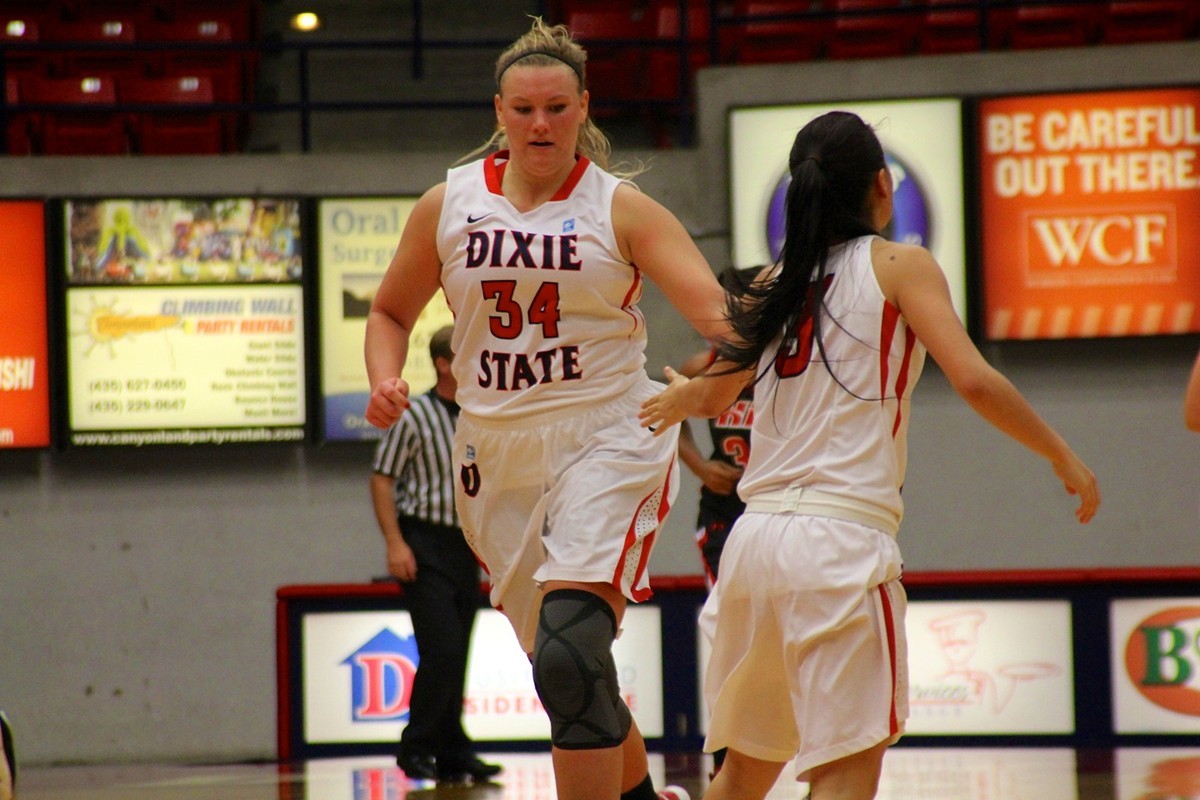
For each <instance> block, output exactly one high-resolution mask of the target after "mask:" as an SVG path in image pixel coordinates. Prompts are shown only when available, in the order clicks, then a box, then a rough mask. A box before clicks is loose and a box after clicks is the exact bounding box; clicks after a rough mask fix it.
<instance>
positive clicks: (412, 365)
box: [317, 197, 454, 441]
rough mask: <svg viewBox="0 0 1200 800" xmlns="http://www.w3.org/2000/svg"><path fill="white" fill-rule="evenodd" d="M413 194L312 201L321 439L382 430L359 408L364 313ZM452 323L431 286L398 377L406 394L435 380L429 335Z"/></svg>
mask: <svg viewBox="0 0 1200 800" xmlns="http://www.w3.org/2000/svg"><path fill="white" fill-rule="evenodd" d="M416 202H417V198H415V197H393V198H383V197H372V198H336V199H335V198H326V199H323V200H321V201H320V203H319V204H318V207H317V219H318V230H319V240H320V245H319V248H318V252H319V259H320V260H319V262H318V274H319V275H320V297H321V301H320V308H321V312H320V316H321V394H322V397H323V401H324V416H325V422H324V426H323V431H324V438H325V439H326V440H330V441H337V440H346V441H354V440H363V439H377V438H379V436H380V435H381V434H382V431H381V430H379V429H378V428H375V427H373V426H372V425H371V424H370V423H368V422H367V420H366V417H365V416H364V412H365V410H366V407H367V399H368V398H369V397H370V394H371V387H370V383H369V382H368V380H367V368H366V365H365V363H364V361H363V338H364V336H365V335H366V329H367V314H368V312H369V311H370V310H371V302H372V301H373V300H374V299H375V292H376V291H377V290H378V289H379V284H380V282H381V281H382V280H383V275H384V273H385V272H387V268H388V264H390V263H391V260H392V255H393V254H394V253H395V252H396V245H397V244H399V242H400V234H401V233H403V231H404V223H405V222H407V221H408V215H409V214H410V213H411V212H412V208H413V206H414V205H416ZM453 321H454V317H453V315H452V314H451V313H450V308H449V306H447V305H446V300H445V298H444V297H443V296H442V294H441V293H440V292H439V293H438V294H437V295H436V296H435V297H434V299H433V300H431V301H430V303H429V305H427V306H426V307H425V310H424V311H423V312H422V313H421V316H420V317H419V318H418V320H417V324H416V326H415V327H414V329H413V332H412V337H411V339H410V340H409V350H408V360H407V361H406V362H405V365H404V379H405V380H406V381H407V382H408V385H409V392H410V394H413V395H416V394H419V393H421V392H424V391H426V390H427V389H429V388H431V387H432V386H433V384H434V382H435V380H436V374H435V373H434V369H433V361H432V360H431V359H430V357H429V337H430V336H432V335H433V334H434V332H436V331H437V330H438V328H441V327H442V326H444V325H449V324H451V323H452V322H453Z"/></svg>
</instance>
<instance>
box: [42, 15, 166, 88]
mask: <svg viewBox="0 0 1200 800" xmlns="http://www.w3.org/2000/svg"><path fill="white" fill-rule="evenodd" d="M44 34H45V35H44V38H45V40H46V41H49V42H62V43H70V44H72V45H76V44H77V45H80V46H79V47H77V48H76V47H72V48H71V49H69V50H63V51H60V52H59V55H58V59H59V64H60V66H59V68H58V72H59V74H61V75H64V76H70V77H74V76H87V75H108V76H111V77H113V78H115V77H117V76H120V75H145V74H147V73H148V72H149V71H150V65H149V64H148V63H147V61H148V56H149V54H148V53H146V52H145V51H143V50H136V49H132V48H130V49H121V47H120V46H121V45H131V44H134V43H136V42H137V38H138V37H137V24H136V23H135V22H134V21H133V20H132V19H128V18H126V19H117V18H94V19H85V20H74V21H66V22H63V21H56V22H54V23H48V24H47V25H46V27H45V29H44ZM89 44H100V45H105V49H102V50H92V49H88V48H87V47H86V45H89Z"/></svg>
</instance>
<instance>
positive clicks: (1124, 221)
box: [1026, 209, 1175, 271]
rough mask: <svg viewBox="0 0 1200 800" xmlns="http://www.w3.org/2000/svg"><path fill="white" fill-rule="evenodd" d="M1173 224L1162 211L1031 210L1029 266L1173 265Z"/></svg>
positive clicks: (1053, 268)
mask: <svg viewBox="0 0 1200 800" xmlns="http://www.w3.org/2000/svg"><path fill="white" fill-rule="evenodd" d="M1174 223H1175V220H1174V214H1173V213H1172V212H1171V211H1169V210H1166V209H1163V210H1159V209H1147V210H1142V211H1113V212H1110V213H1104V212H1099V213H1078V214H1072V213H1055V214H1041V213H1034V214H1030V215H1029V216H1028V217H1027V233H1026V236H1027V237H1028V253H1029V266H1030V269H1031V270H1032V271H1040V270H1046V271H1061V270H1064V269H1074V270H1087V269H1096V270H1112V269H1121V268H1134V269H1136V268H1147V267H1150V268H1154V267H1159V268H1162V267H1167V268H1173V267H1174V262H1175V235H1174V234H1175V224H1174Z"/></svg>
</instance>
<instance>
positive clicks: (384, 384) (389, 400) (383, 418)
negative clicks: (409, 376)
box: [366, 378, 408, 428]
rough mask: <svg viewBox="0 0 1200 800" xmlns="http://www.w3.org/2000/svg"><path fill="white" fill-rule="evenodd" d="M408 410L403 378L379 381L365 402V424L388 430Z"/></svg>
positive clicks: (406, 392) (405, 385)
mask: <svg viewBox="0 0 1200 800" xmlns="http://www.w3.org/2000/svg"><path fill="white" fill-rule="evenodd" d="M406 408H408V382H407V381H405V380H404V379H403V378H388V379H387V380H385V381H380V383H379V385H378V386H376V387H375V389H374V390H372V392H371V398H370V399H369V400H368V401H367V412H366V417H367V422H369V423H371V424H372V425H374V426H375V427H376V428H390V427H391V426H392V425H394V424H395V422H396V420H398V419H400V415H401V414H403V413H404V409H406Z"/></svg>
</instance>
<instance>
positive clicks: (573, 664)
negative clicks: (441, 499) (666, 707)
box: [366, 20, 728, 800]
mask: <svg viewBox="0 0 1200 800" xmlns="http://www.w3.org/2000/svg"><path fill="white" fill-rule="evenodd" d="M585 61H586V54H585V53H584V51H583V50H582V48H580V47H579V45H578V44H576V43H575V42H574V41H572V40H571V38H570V35H569V33H568V32H567V30H566V29H565V28H563V27H561V26H556V27H549V26H546V25H544V24H543V23H542V22H541V20H535V21H534V24H533V26H532V29H531V30H530V31H529V33H527V34H526V35H525V36H522V37H521V38H520V39H519V40H518V41H517V42H516V43H514V44H513V45H512V46H511V47H509V48H508V49H507V50H506V51H505V52H504V53H503V54H501V56H500V58H499V60H498V61H497V64H496V73H495V77H496V85H497V93H496V97H495V108H496V121H497V123H498V130H497V134H496V136H494V137H493V141H494V143H496V144H497V145H498V146H499V148H500V149H499V150H498V151H496V152H492V153H490V154H489V155H487V156H486V157H485V158H483V159H481V160H478V161H474V162H471V163H468V164H466V165H464V166H461V167H456V168H454V169H452V170H450V172H449V173H448V175H447V180H446V181H445V183H442V184H439V185H438V186H435V187H434V188H432V189H431V190H429V191H428V192H427V193H426V194H425V195H424V196H423V197H422V198H421V200H420V201H419V202H418V203H417V205H416V207H415V208H414V209H413V212H412V215H411V217H410V219H409V222H408V224H407V226H406V228H405V230H404V233H403V235H402V236H401V240H400V245H399V247H398V248H397V251H396V255H395V257H394V258H393V260H392V263H391V265H390V267H389V269H388V272H387V274H386V276H385V277H384V280H383V283H382V285H381V286H380V289H379V293H378V295H377V296H376V298H375V302H374V305H373V307H372V309H371V312H370V316H369V318H368V322H367V337H366V360H367V371H368V374H369V376H370V380H371V387H372V392H371V398H370V401H369V403H368V407H367V419H368V420H370V421H371V422H372V424H375V425H378V426H381V427H386V426H388V425H390V424H391V423H392V422H393V421H395V419H396V418H397V417H398V416H399V415H400V413H401V412H402V411H403V410H404V408H405V406H406V405H407V402H408V400H407V384H406V383H405V382H404V380H403V377H402V376H403V369H404V361H405V356H406V353H407V348H408V338H409V332H410V331H411V330H412V328H413V325H414V323H415V322H416V319H417V316H418V314H419V313H420V311H421V309H422V308H423V307H424V305H425V303H426V302H427V301H428V300H429V298H431V297H432V296H433V294H434V292H435V291H436V290H437V289H438V288H439V287H440V288H442V289H444V290H445V294H446V298H447V300H448V301H449V304H450V306H451V308H452V309H453V311H454V314H455V326H454V342H453V349H454V352H455V353H456V357H455V360H454V371H455V374H456V376H457V378H458V402H459V405H460V406H461V408H462V412H461V415H460V418H459V423H458V430H457V433H456V437H455V452H454V461H455V464H456V468H457V469H458V471H459V472H458V485H457V503H458V512H459V515H460V517H461V520H462V527H463V532H464V534H465V535H466V537H467V540H468V542H469V543H470V545H471V547H472V548H473V549H474V550H475V553H476V555H477V556H478V557H479V559H480V560H481V561H482V562H483V564H484V566H485V567H486V569H487V570H488V573H489V575H490V578H491V582H492V594H491V602H492V604H493V605H494V606H496V607H497V608H499V609H501V610H502V611H503V612H504V614H505V615H506V616H507V617H508V619H509V620H510V621H511V622H512V625H513V628H514V630H515V631H516V633H517V636H518V638H519V640H520V643H521V646H522V647H523V648H524V649H525V650H526V651H527V652H529V653H530V655H531V661H532V666H533V676H534V683H535V686H536V688H537V691H538V695H539V698H540V699H541V701H542V705H543V706H544V707H545V708H546V710H547V713H548V715H549V717H550V723H551V740H552V746H553V747H552V753H553V763H554V772H555V781H556V784H557V790H558V796H559V797H560V798H588V800H596V799H597V798H600V799H604V798H610V799H611V800H617V798H618V797H620V798H624V800H653V798H655V792H654V789H653V786H652V784H651V781H650V777H649V774H648V770H647V764H646V751H645V744H644V742H643V740H642V736H641V734H640V733H639V732H638V729H637V725H636V724H635V723H634V721H633V719H632V716H631V715H630V713H629V709H628V708H627V707H626V706H625V703H624V702H623V701H622V699H621V697H620V694H619V692H618V687H617V683H616V672H615V666H614V663H613V659H612V653H611V646H612V642H613V638H614V636H615V635H616V633H617V631H618V629H619V627H620V622H621V616H622V614H623V612H624V609H625V604H626V602H627V601H629V600H634V601H637V600H642V599H644V598H646V597H647V596H648V595H649V584H648V575H647V570H646V565H647V563H648V561H649V558H650V552H651V548H652V547H653V543H654V536H655V534H656V533H657V531H658V530H659V529H660V527H661V525H662V521H663V519H664V517H665V516H666V513H667V510H668V508H669V506H670V503H671V500H672V498H673V497H674V495H675V492H676V488H677V484H678V470H677V465H676V463H675V448H676V433H677V429H676V433H672V434H671V435H668V436H661V437H656V436H654V435H652V434H651V433H649V432H647V431H645V430H643V429H642V428H641V427H640V426H639V424H638V421H637V412H638V408H639V406H640V404H641V402H642V401H643V400H645V399H647V398H649V397H650V396H652V395H653V394H654V393H655V392H656V391H657V390H656V388H655V386H656V384H653V383H652V382H650V381H649V380H648V378H647V377H646V374H645V357H644V355H643V350H644V347H645V344H646V326H645V320H644V319H643V317H642V314H641V312H640V311H639V310H638V307H637V301H638V298H639V297H640V295H641V290H642V280H643V277H645V278H649V279H650V280H652V281H653V282H654V283H655V284H657V285H658V287H659V288H660V289H661V290H662V292H663V294H664V295H665V296H666V297H667V299H668V300H669V301H670V303H671V304H672V305H673V306H674V307H675V308H676V309H678V310H679V312H680V313H681V314H682V315H683V316H684V317H685V318H686V319H687V320H688V321H689V322H691V323H692V325H693V326H695V328H696V329H697V330H698V331H699V332H700V333H701V334H703V335H704V336H706V337H708V338H710V339H715V338H718V337H720V336H723V335H725V334H727V332H728V325H727V322H726V320H725V315H724V301H723V294H722V292H721V289H720V286H719V285H718V283H717V281H716V278H715V277H714V275H713V272H712V269H711V268H710V267H709V265H708V263H707V262H706V261H705V260H704V258H703V256H702V255H701V254H700V252H699V250H698V249H697V248H696V246H695V244H694V243H693V242H692V241H691V238H690V237H689V236H688V234H687V232H686V231H685V230H684V228H683V226H682V225H681V224H680V223H679V221H678V220H677V219H676V218H675V217H674V216H673V215H672V214H671V213H670V212H668V211H667V210H666V209H665V208H663V207H662V206H661V205H659V204H658V203H656V202H655V201H653V200H651V199H650V198H649V197H646V196H645V195H643V194H641V193H640V192H639V191H638V190H637V189H636V188H635V187H634V186H633V185H631V184H629V183H628V182H626V181H623V180H621V179H619V178H618V177H616V176H614V175H612V174H610V173H609V172H607V171H606V167H607V161H608V154H609V146H608V142H607V140H606V139H605V138H604V136H603V134H602V133H601V132H600V131H599V129H598V128H596V127H595V125H594V124H592V122H591V121H590V120H589V119H588V100H589V96H588V92H587V90H586V82H585V72H584V64H585ZM484 149H487V147H486V146H485V148H484ZM659 388H661V387H659ZM670 791H672V792H674V795H673V796H674V797H681V796H684V795H683V793H682V790H679V789H677V788H674V789H670Z"/></svg>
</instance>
